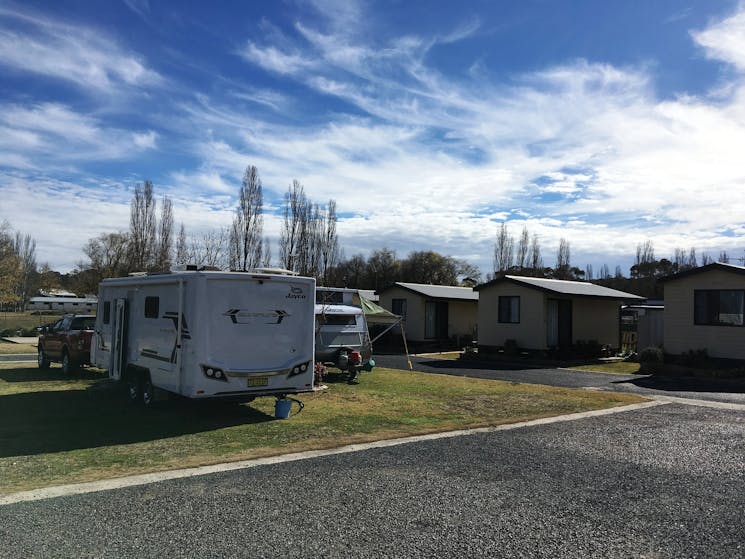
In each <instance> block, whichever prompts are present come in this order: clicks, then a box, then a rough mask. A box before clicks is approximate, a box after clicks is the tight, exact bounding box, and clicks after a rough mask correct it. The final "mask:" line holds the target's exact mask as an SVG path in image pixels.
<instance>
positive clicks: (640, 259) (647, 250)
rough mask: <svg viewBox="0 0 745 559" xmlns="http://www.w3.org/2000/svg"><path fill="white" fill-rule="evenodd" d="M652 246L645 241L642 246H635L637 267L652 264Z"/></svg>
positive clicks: (648, 241)
mask: <svg viewBox="0 0 745 559" xmlns="http://www.w3.org/2000/svg"><path fill="white" fill-rule="evenodd" d="M654 259H655V258H654V245H653V244H652V241H650V240H647V241H645V242H644V243H643V244H641V243H640V244H638V245H636V262H635V264H636V265H637V266H638V265H640V264H649V263H651V262H654Z"/></svg>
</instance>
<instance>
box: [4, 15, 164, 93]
mask: <svg viewBox="0 0 745 559" xmlns="http://www.w3.org/2000/svg"><path fill="white" fill-rule="evenodd" d="M0 65H2V66H4V67H5V68H6V69H10V70H12V71H14V72H19V73H31V74H37V75H42V76H46V77H49V78H54V79H57V80H62V81H68V82H72V83H74V84H76V85H77V86H79V87H81V88H93V89H94V90H95V91H99V92H108V93H114V92H115V91H116V88H117V87H118V86H120V85H126V86H144V85H156V84H159V83H161V82H162V77H161V76H160V75H159V74H158V73H157V72H155V71H154V70H152V69H150V68H148V67H147V65H146V63H145V62H144V61H143V60H142V58H141V57H140V56H137V55H136V54H134V53H132V52H126V51H125V50H124V49H122V48H121V47H120V46H119V45H117V44H116V43H115V42H114V41H113V40H111V39H109V38H108V37H106V36H104V35H102V34H100V33H98V32H96V31H94V30H93V29H91V28H88V27H84V26H80V25H74V24H68V23H62V22H59V21H54V20H51V19H48V18H46V17H44V16H43V15H40V14H37V13H35V12H32V11H27V10H22V9H13V8H7V7H6V8H0Z"/></svg>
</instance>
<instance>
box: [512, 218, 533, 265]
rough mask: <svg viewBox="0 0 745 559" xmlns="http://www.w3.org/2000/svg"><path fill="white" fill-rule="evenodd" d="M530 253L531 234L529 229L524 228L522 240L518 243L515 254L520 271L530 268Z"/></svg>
mask: <svg viewBox="0 0 745 559" xmlns="http://www.w3.org/2000/svg"><path fill="white" fill-rule="evenodd" d="M529 253H530V233H529V232H528V227H527V226H524V227H523V230H522V233H520V239H519V240H518V242H517V251H516V252H515V266H517V267H518V268H519V269H521V270H522V269H524V268H527V267H528V264H529V262H528V255H529Z"/></svg>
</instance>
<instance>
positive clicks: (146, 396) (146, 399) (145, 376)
mask: <svg viewBox="0 0 745 559" xmlns="http://www.w3.org/2000/svg"><path fill="white" fill-rule="evenodd" d="M140 386H141V387H142V388H141V390H142V393H141V394H140V397H141V399H142V405H143V406H146V407H147V406H150V405H151V404H152V403H153V400H154V395H155V387H154V386H153V381H152V380H150V373H147V372H144V373H142V382H141V384H140Z"/></svg>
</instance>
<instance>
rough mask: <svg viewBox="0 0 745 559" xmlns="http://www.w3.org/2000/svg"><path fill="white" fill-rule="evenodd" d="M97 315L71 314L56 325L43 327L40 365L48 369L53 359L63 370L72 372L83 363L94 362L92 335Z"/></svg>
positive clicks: (40, 339)
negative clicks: (60, 364) (92, 359)
mask: <svg viewBox="0 0 745 559" xmlns="http://www.w3.org/2000/svg"><path fill="white" fill-rule="evenodd" d="M95 325H96V317H95V316H94V315H89V314H68V315H65V316H63V317H62V318H61V319H59V320H58V321H57V322H55V323H54V324H49V325H47V326H43V327H41V328H40V335H39V368H40V369H47V368H49V363H50V362H52V361H55V362H58V363H62V372H63V373H65V374H70V373H72V372H73V371H74V370H76V369H77V368H78V367H79V366H80V365H89V364H90V362H91V337H92V336H93V328H94V327H95Z"/></svg>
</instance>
